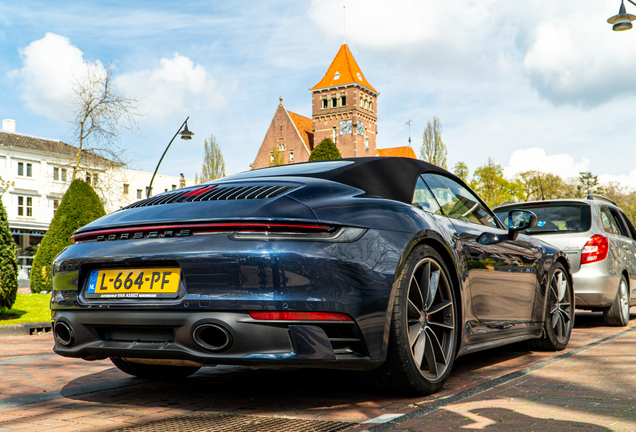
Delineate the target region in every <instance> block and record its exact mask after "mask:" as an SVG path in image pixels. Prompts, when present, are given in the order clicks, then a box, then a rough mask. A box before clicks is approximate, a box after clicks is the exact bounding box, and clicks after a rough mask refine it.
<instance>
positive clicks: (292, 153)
mask: <svg viewBox="0 0 636 432" xmlns="http://www.w3.org/2000/svg"><path fill="white" fill-rule="evenodd" d="M289 161H290V162H293V161H294V151H293V150H290V151H289Z"/></svg>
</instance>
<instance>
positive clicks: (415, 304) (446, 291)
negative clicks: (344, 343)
mask: <svg viewBox="0 0 636 432" xmlns="http://www.w3.org/2000/svg"><path fill="white" fill-rule="evenodd" d="M397 283H398V287H397V292H396V294H395V302H394V304H393V311H392V313H393V316H392V319H391V329H390V334H389V345H388V352H387V358H386V361H385V362H384V364H383V365H382V366H381V367H379V368H378V369H375V370H373V371H370V372H367V373H366V374H365V379H366V383H367V384H370V385H372V386H375V387H378V388H380V389H382V390H390V391H393V392H397V393H400V394H405V395H427V394H431V393H435V392H436V391H438V390H439V389H440V388H442V386H443V385H444V382H445V381H446V379H447V378H448V376H449V375H450V373H451V369H452V367H453V363H454V361H455V356H456V355H457V340H458V338H457V334H458V327H459V326H458V322H459V318H458V316H457V304H456V302H455V290H454V287H453V285H452V281H451V279H450V277H449V273H448V270H447V268H446V266H445V265H444V261H443V259H442V257H441V256H440V255H439V254H438V253H437V252H436V251H435V250H434V249H432V248H430V247H428V246H419V247H417V248H415V249H414V250H413V252H411V255H409V257H408V259H407V261H406V264H405V265H404V268H403V270H402V273H401V275H400V277H399V279H398V282H397Z"/></svg>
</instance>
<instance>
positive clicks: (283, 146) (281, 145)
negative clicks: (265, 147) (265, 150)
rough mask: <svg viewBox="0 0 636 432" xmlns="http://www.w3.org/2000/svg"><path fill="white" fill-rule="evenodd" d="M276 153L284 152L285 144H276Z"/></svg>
mask: <svg viewBox="0 0 636 432" xmlns="http://www.w3.org/2000/svg"><path fill="white" fill-rule="evenodd" d="M278 151H279V152H284V151H285V144H278Z"/></svg>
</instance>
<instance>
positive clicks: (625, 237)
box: [608, 207, 636, 298]
mask: <svg viewBox="0 0 636 432" xmlns="http://www.w3.org/2000/svg"><path fill="white" fill-rule="evenodd" d="M608 209H609V211H610V213H611V214H612V218H613V219H614V222H615V223H616V226H617V228H618V231H619V236H618V237H619V241H620V244H621V246H622V248H623V259H624V260H625V263H624V264H625V265H626V267H627V271H628V273H629V276H630V280H628V281H627V283H628V284H629V286H630V287H634V285H635V282H636V279H635V278H636V243H635V242H634V237H633V233H632V231H631V230H632V229H633V226H630V225H631V223H629V224H628V221H629V219H627V216H625V214H624V213H623V212H622V211H620V210H618V209H615V208H611V207H608ZM634 295H636V294H635V290H634V289H633V288H632V289H631V294H630V298H633V297H634Z"/></svg>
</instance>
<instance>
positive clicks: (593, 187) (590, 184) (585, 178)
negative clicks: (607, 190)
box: [577, 171, 603, 198]
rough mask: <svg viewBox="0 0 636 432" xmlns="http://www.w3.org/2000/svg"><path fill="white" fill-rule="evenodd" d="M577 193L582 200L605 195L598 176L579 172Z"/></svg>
mask: <svg viewBox="0 0 636 432" xmlns="http://www.w3.org/2000/svg"><path fill="white" fill-rule="evenodd" d="M577 192H578V196H579V197H581V198H585V197H587V195H589V194H600V193H603V188H602V187H601V185H599V181H598V176H595V175H593V174H592V173H591V172H590V171H581V172H579V185H578V187H577Z"/></svg>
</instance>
